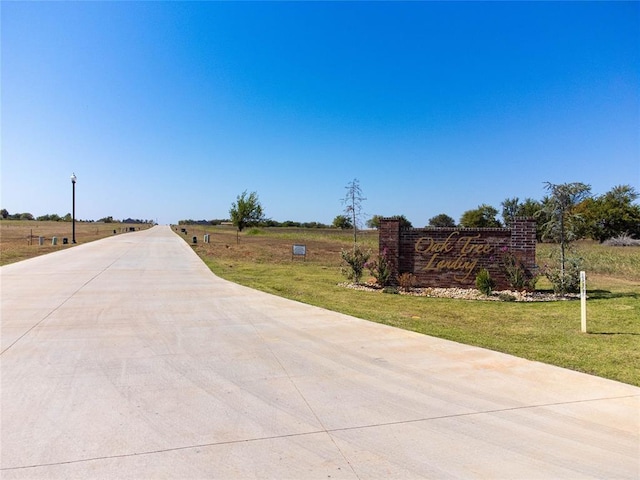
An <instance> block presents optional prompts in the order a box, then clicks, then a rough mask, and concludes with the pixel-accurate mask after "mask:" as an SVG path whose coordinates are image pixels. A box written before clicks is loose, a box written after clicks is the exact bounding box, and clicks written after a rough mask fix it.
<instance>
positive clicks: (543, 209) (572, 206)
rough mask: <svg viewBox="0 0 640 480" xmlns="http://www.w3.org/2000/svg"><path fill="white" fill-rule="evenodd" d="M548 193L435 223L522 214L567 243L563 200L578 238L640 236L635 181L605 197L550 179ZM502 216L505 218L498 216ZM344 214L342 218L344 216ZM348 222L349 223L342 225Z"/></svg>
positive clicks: (547, 235)
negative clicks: (560, 232) (562, 231)
mask: <svg viewBox="0 0 640 480" xmlns="http://www.w3.org/2000/svg"><path fill="white" fill-rule="evenodd" d="M545 188H546V189H547V191H548V193H549V194H548V195H546V196H544V197H543V198H542V200H540V201H538V200H534V199H531V198H526V199H524V200H523V201H521V200H520V199H519V198H518V197H513V198H506V199H505V200H504V201H503V202H502V203H501V204H500V206H501V211H499V210H498V209H497V208H495V207H493V206H491V205H487V204H482V205H479V206H478V207H477V208H474V209H471V210H467V211H465V212H464V213H463V214H462V216H461V217H460V221H459V223H456V221H455V220H454V219H453V218H452V217H450V216H449V215H447V214H445V213H440V214H438V215H435V216H434V217H431V218H430V219H429V223H428V225H427V226H429V227H463V228H500V227H510V226H511V224H512V223H513V220H514V219H515V218H516V217H529V218H534V219H535V220H536V235H537V238H538V240H539V241H543V240H552V241H562V239H561V238H560V236H559V235H557V234H556V232H554V231H552V230H553V229H551V228H550V226H551V225H554V228H560V226H559V225H560V223H562V222H560V223H559V224H558V225H556V224H555V223H554V218H555V217H554V215H555V216H557V211H558V208H559V207H558V204H559V203H560V204H561V205H564V207H563V208H564V210H563V214H562V215H563V216H562V217H561V218H565V217H566V218H567V222H568V223H567V225H562V228H563V229H564V228H565V227H566V230H567V231H569V232H571V236H572V240H573V239H580V238H591V239H594V240H598V241H599V242H603V241H605V240H608V239H611V238H615V237H618V236H621V235H629V236H631V237H634V238H636V239H640V205H638V204H637V203H634V202H635V201H636V200H637V199H638V198H640V194H639V193H638V192H637V191H636V190H635V189H634V188H633V187H632V186H630V185H619V186H616V187H613V188H612V189H611V190H610V191H608V192H607V193H605V194H603V195H592V194H591V187H590V186H589V185H586V184H583V183H579V182H576V183H566V184H560V185H554V184H551V183H546V184H545ZM499 214H500V218H498V215H499ZM339 217H340V216H339ZM339 217H336V220H335V221H334V226H336V227H339V228H351V225H350V224H347V223H344V221H345V219H344V218H339ZM397 218H400V219H401V220H402V221H401V227H404V228H406V227H409V228H410V227H411V223H410V222H408V221H406V219H405V218H404V216H402V215H400V216H397ZM379 220H380V216H379V215H374V216H373V217H372V218H371V219H370V220H369V221H367V226H368V227H369V228H378V226H379V223H380V222H379ZM342 225H345V226H342Z"/></svg>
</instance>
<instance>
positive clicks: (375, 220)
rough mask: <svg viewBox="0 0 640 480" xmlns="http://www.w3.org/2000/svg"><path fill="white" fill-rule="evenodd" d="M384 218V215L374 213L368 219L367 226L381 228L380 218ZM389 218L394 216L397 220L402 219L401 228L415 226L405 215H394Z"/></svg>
mask: <svg viewBox="0 0 640 480" xmlns="http://www.w3.org/2000/svg"><path fill="white" fill-rule="evenodd" d="M381 218H383V217H382V215H374V216H373V217H371V218H370V219H369V220H367V227H369V228H380V219H381ZM389 218H394V219H396V220H400V228H413V225H412V224H411V222H410V221H409V220H407V217H405V216H404V215H393V216H391V217H389Z"/></svg>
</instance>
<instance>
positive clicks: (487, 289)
mask: <svg viewBox="0 0 640 480" xmlns="http://www.w3.org/2000/svg"><path fill="white" fill-rule="evenodd" d="M495 286H496V284H495V282H494V281H493V278H491V275H490V274H489V270H487V269H486V268H483V269H482V270H480V271H479V272H478V275H476V288H477V289H478V290H480V292H481V293H483V294H484V295H487V296H489V295H491V292H492V291H493V288H494V287H495Z"/></svg>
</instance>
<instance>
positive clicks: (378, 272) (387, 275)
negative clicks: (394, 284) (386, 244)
mask: <svg viewBox="0 0 640 480" xmlns="http://www.w3.org/2000/svg"><path fill="white" fill-rule="evenodd" d="M365 267H367V268H368V269H369V271H370V272H371V275H372V276H373V278H375V279H376V282H377V283H378V285H380V286H381V287H386V286H387V285H389V280H391V264H390V263H389V259H388V258H387V249H386V248H385V249H384V250H383V252H382V254H381V255H378V259H377V260H373V261H371V262H367V263H366V264H365Z"/></svg>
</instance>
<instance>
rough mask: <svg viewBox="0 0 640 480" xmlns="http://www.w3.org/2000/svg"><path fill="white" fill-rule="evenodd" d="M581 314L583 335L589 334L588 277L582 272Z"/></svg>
mask: <svg viewBox="0 0 640 480" xmlns="http://www.w3.org/2000/svg"><path fill="white" fill-rule="evenodd" d="M580 312H581V314H582V333H587V276H586V274H585V273H584V272H580Z"/></svg>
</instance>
